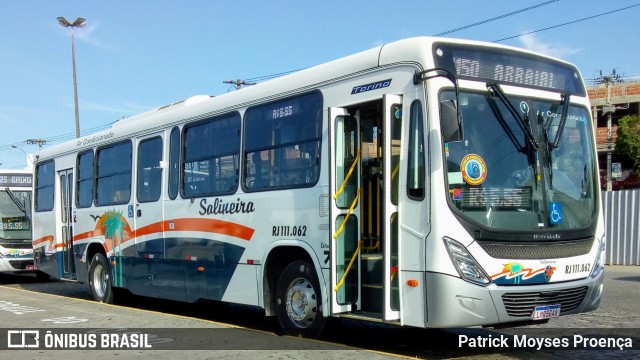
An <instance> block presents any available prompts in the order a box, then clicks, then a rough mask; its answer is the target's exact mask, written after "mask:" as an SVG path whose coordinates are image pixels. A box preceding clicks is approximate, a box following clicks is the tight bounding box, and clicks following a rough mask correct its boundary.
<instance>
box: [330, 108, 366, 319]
mask: <svg viewBox="0 0 640 360" xmlns="http://www.w3.org/2000/svg"><path fill="white" fill-rule="evenodd" d="M329 118H330V119H331V134H332V135H331V137H332V139H331V140H330V141H329V142H330V144H331V149H330V153H331V155H330V157H331V164H332V168H331V169H332V171H331V181H330V188H331V189H330V191H329V192H330V194H331V198H330V199H329V202H330V203H331V226H330V228H331V238H330V239H329V241H330V242H331V245H330V246H329V248H330V253H331V255H330V256H331V290H330V292H331V313H332V314H339V313H345V312H351V311H356V310H358V309H359V307H360V270H359V267H360V249H361V241H360V221H359V217H360V191H361V190H360V139H359V128H360V126H359V123H358V120H357V119H356V117H353V116H351V115H349V113H348V112H347V110H346V109H342V108H330V109H329Z"/></svg>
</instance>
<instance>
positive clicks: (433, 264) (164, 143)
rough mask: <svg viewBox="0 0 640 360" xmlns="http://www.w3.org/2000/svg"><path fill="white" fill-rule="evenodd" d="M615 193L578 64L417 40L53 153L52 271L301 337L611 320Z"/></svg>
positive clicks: (127, 124)
mask: <svg viewBox="0 0 640 360" xmlns="http://www.w3.org/2000/svg"><path fill="white" fill-rule="evenodd" d="M598 181H599V179H598V168H597V163H596V156H595V147H594V135H593V131H592V121H591V117H590V112H589V101H588V99H587V95H586V91H585V86H584V83H583V80H582V78H581V76H580V74H579V72H578V70H577V69H576V68H575V66H573V65H571V64H568V63H566V62H563V61H560V60H557V59H553V58H549V57H546V56H542V55H539V54H535V53H532V52H529V51H524V50H521V49H516V48H512V47H506V46H500V45H495V44H487V43H481V42H472V41H462V40H448V39H443V38H426V37H420V38H411V39H406V40H401V41H397V42H393V43H389V44H386V45H383V46H380V47H377V48H374V49H371V50H368V51H364V52H361V53H358V54H355V55H352V56H348V57H345V58H342V59H339V60H335V61H332V62H329V63H326V64H322V65H319V66H316V67H313V68H309V69H306V70H302V71H299V72H297V73H294V74H290V75H287V76H283V77H280V78H277V79H274V80H271V81H268V82H265V83H262V84H258V85H255V86H251V87H247V88H244V89H242V90H239V91H235V92H233V93H228V94H224V95H221V96H216V97H210V96H196V97H193V98H190V99H188V100H186V101H180V102H176V103H172V104H169V105H166V106H163V107H160V108H158V109H155V110H153V111H150V112H146V113H143V114H141V115H138V116H134V117H131V118H127V119H124V120H121V121H118V122H117V123H115V124H114V125H113V126H112V128H110V129H108V130H106V131H102V132H99V133H97V134H95V135H89V136H85V137H82V138H79V139H77V140H73V141H71V142H68V143H65V144H61V145H57V146H55V147H51V148H48V149H44V150H42V152H41V153H40V156H39V159H38V160H37V163H36V167H35V198H34V206H35V213H34V248H35V259H36V265H37V268H38V269H40V270H42V271H45V272H47V273H48V274H50V275H51V276H54V277H57V278H64V279H73V280H77V281H79V282H83V283H88V284H89V285H90V289H91V291H92V292H93V295H94V297H95V299H96V300H98V301H102V302H112V301H113V298H114V295H113V294H114V290H117V289H126V290H128V291H130V292H131V293H133V294H138V295H144V296H151V297H158V298H166V299H173V300H180V301H184V302H195V301H198V300H203V299H204V300H217V301H225V302H233V303H239V304H247V305H252V306H258V307H261V308H263V309H264V310H265V313H266V315H268V316H277V317H278V319H279V322H280V324H281V325H282V327H283V329H284V330H285V331H286V332H287V333H289V334H293V335H302V336H317V335H318V334H319V333H320V331H321V330H322V329H323V327H324V325H325V322H326V320H327V318H329V317H355V318H358V319H365V320H371V321H376V322H385V323H392V324H398V325H402V326H415V327H434V328H443V327H460V326H475V325H485V326H491V325H498V324H499V325H505V324H511V325H517V324H526V323H532V322H533V323H535V322H544V321H548V319H549V318H552V317H556V316H558V315H565V314H575V313H580V312H585V311H590V310H594V309H596V308H597V307H598V306H599V303H600V299H601V296H602V283H603V256H604V253H603V251H604V227H603V218H602V216H601V209H600V200H599V191H598V189H599V183H598Z"/></svg>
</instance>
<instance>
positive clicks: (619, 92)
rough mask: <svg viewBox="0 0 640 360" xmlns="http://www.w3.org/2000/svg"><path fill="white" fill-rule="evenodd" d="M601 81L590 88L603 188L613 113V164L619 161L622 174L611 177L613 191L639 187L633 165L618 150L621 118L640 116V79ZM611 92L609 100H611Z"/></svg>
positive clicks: (604, 185) (603, 186)
mask: <svg viewBox="0 0 640 360" xmlns="http://www.w3.org/2000/svg"><path fill="white" fill-rule="evenodd" d="M600 80H602V81H600V82H601V83H600V84H598V85H595V86H592V87H589V88H587V91H588V93H589V99H590V100H591V110H592V114H593V118H594V121H595V123H596V126H597V128H596V146H597V148H598V162H599V165H600V181H601V184H602V189H603V190H605V189H606V183H607V182H606V177H607V151H608V148H609V143H608V141H607V130H608V121H609V114H608V111H611V110H613V112H612V113H611V151H612V159H611V162H612V164H614V167H615V164H618V163H619V164H620V165H621V169H620V172H619V175H621V176H620V177H615V176H612V183H611V185H612V190H622V189H633V188H640V178H639V177H638V176H637V175H635V174H633V172H632V171H631V164H629V163H628V162H626V161H625V159H623V158H621V157H620V156H618V155H617V154H616V153H615V142H616V138H617V130H618V120H620V119H621V118H622V117H624V116H626V115H640V81H631V82H621V81H620V79H616V78H613V79H612V78H611V77H609V80H612V81H606V80H607V79H606V78H604V77H601V79H600ZM609 94H610V99H609ZM614 175H615V174H614Z"/></svg>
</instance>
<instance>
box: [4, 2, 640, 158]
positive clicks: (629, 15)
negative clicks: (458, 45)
mask: <svg viewBox="0 0 640 360" xmlns="http://www.w3.org/2000/svg"><path fill="white" fill-rule="evenodd" d="M636 5H640V0H628V1H627V0H615V1H602V0H519V1H514V0H456V1H441V0H440V1H436V0H406V1H388V0H387V1H380V0H361V1H358V0H339V1H336V0H324V1H318V0H264V1H259V0H180V1H177V0H153V1H151V0H146V1H145V0H109V1H89V0H82V1H80V0H60V1H49V0H3V1H0V168H3V169H21V168H25V167H26V166H27V165H28V160H27V158H26V156H25V155H26V154H33V153H37V152H38V145H34V144H30V143H29V141H28V140H32V139H41V140H46V141H47V142H46V143H45V144H44V145H43V146H44V147H46V146H50V145H54V144H57V143H60V142H63V141H67V140H71V139H73V138H75V112H74V93H73V71H72V57H71V31H70V29H68V28H63V27H62V26H60V25H59V24H58V21H57V20H56V19H57V18H58V17H60V16H63V17H65V18H66V19H67V20H68V21H69V22H73V21H74V20H75V19H76V18H78V17H82V18H85V19H86V26H85V27H83V28H79V29H75V31H74V39H75V40H74V44H75V60H76V79H77V89H78V109H79V118H80V131H81V135H82V136H84V135H89V134H91V133H94V132H97V131H100V130H103V129H106V128H107V127H109V126H111V124H112V123H113V122H115V121H117V120H119V119H122V118H124V117H128V116H132V115H135V114H138V113H141V112H144V111H147V110H150V109H153V108H157V107H160V106H162V105H166V104H169V103H172V102H175V101H178V100H183V99H186V98H189V97H191V96H194V95H203V94H206V95H219V94H223V93H226V92H229V91H235V88H234V87H233V86H232V85H230V84H226V83H223V81H225V80H236V79H242V80H253V81H262V79H264V78H269V77H270V76H271V75H276V74H282V73H288V72H291V71H294V70H298V69H303V68H307V67H311V66H314V65H317V64H321V63H324V62H327V61H330V60H334V59H337V58H340V57H343V56H347V55H350V54H353V53H356V52H359V51H363V50H367V49H370V48H373V47H376V46H379V45H382V44H385V43H388V42H391V41H395V40H399V39H403V38H408V37H414V36H431V35H436V34H441V33H444V32H449V31H452V30H456V29H460V28H463V29H461V30H458V31H453V32H450V33H448V34H446V35H445V36H447V37H454V38H463V39H471V40H481V41H488V42H493V41H498V40H499V41H498V43H499V44H504V45H511V46H516V47H520V48H525V49H529V50H533V51H538V52H541V53H544V54H547V55H551V56H555V57H558V58H562V59H564V60H567V61H569V62H571V63H574V64H575V65H576V66H577V67H578V69H579V70H580V72H581V73H582V75H583V77H584V78H585V79H586V82H587V85H591V84H592V83H593V80H594V79H596V78H598V77H599V76H600V71H602V74H603V75H609V74H611V73H612V71H613V70H614V69H615V71H616V73H617V74H621V75H623V76H624V79H625V80H626V81H632V80H640V46H638V44H639V40H638V39H639V37H640V36H639V35H640V26H638V23H637V21H638V18H640V6H636ZM624 8H626V9H624ZM620 9H624V10H620ZM616 10H620V11H616ZM607 13H608V14H607ZM474 24H477V25H474ZM563 24H566V25H563ZM470 25H473V26H470ZM560 25H562V26H560ZM545 29H546V30H545ZM506 38H508V39H506ZM502 39H505V40H502Z"/></svg>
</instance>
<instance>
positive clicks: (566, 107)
mask: <svg viewBox="0 0 640 360" xmlns="http://www.w3.org/2000/svg"><path fill="white" fill-rule="evenodd" d="M561 97H562V116H560V124H558V131H556V137H555V139H553V144H549V147H550V148H551V149H552V150H553V149H557V148H558V145H560V136H561V135H562V130H563V129H564V124H565V123H566V122H567V113H568V112H569V101H570V99H571V94H562V95H561ZM547 131H548V129H545V133H546V132H547Z"/></svg>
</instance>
